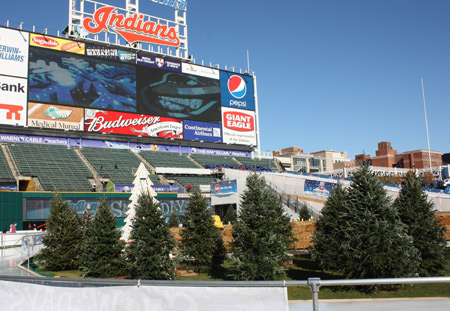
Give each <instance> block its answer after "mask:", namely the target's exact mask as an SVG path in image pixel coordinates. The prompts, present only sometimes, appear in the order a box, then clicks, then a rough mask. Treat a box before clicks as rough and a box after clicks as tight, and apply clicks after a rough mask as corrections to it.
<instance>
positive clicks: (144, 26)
mask: <svg viewBox="0 0 450 311" xmlns="http://www.w3.org/2000/svg"><path fill="white" fill-rule="evenodd" d="M115 9H116V8H115V7H111V6H105V7H102V8H100V9H98V10H97V11H95V13H94V19H92V18H91V17H86V18H85V19H84V20H83V27H84V28H85V29H86V30H87V31H89V32H90V33H93V34H96V33H99V32H101V31H103V30H104V31H110V30H109V28H108V27H112V28H114V30H115V31H117V32H118V33H119V34H120V35H121V36H122V37H124V38H125V40H127V41H128V43H133V42H148V43H156V44H162V45H170V46H179V45H180V39H179V38H178V36H177V32H176V30H175V27H168V26H167V25H162V24H156V23H155V22H152V21H149V20H148V21H144V16H143V15H137V14H134V15H132V16H129V17H125V15H123V14H118V13H113V11H114V10H115ZM91 24H92V26H91Z"/></svg>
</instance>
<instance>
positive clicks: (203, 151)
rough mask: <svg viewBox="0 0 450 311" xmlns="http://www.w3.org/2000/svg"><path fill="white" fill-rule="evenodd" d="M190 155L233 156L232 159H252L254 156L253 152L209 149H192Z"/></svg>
mask: <svg viewBox="0 0 450 311" xmlns="http://www.w3.org/2000/svg"><path fill="white" fill-rule="evenodd" d="M189 153H191V154H208V155H220V156H231V157H251V155H252V154H251V152H245V151H236V150H220V149H207V148H195V147H191V150H190V152H189Z"/></svg>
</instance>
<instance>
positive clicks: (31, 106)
mask: <svg viewBox="0 0 450 311" xmlns="http://www.w3.org/2000/svg"><path fill="white" fill-rule="evenodd" d="M83 115H84V109H83V108H77V107H70V106H56V105H47V104H38V103H28V126H30V127H40V128H52V129H58V130H69V131H83V130H84V128H83V125H84V122H83V120H84V118H83Z"/></svg>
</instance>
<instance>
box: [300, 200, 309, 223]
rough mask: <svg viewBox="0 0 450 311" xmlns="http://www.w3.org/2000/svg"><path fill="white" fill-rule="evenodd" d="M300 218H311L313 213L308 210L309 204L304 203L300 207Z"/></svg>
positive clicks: (305, 219)
mask: <svg viewBox="0 0 450 311" xmlns="http://www.w3.org/2000/svg"><path fill="white" fill-rule="evenodd" d="M300 218H301V219H303V220H304V221H308V220H309V219H310V218H311V213H310V212H309V210H308V206H306V204H303V206H302V208H301V209H300Z"/></svg>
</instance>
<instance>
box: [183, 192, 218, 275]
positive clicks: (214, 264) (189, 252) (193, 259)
mask: <svg viewBox="0 0 450 311" xmlns="http://www.w3.org/2000/svg"><path fill="white" fill-rule="evenodd" d="M180 236H181V238H182V241H181V247H180V250H181V254H182V255H183V256H184V257H185V258H186V261H187V262H188V265H189V266H190V267H191V268H192V269H193V270H194V271H198V272H214V271H215V270H216V269H218V268H219V267H220V264H221V263H222V262H223V259H224V258H225V255H224V252H225V247H224V245H223V240H222V236H221V233H220V231H219V229H218V228H217V227H216V226H214V219H213V218H212V215H211V210H210V209H209V208H208V203H207V201H206V199H205V197H204V196H202V194H201V193H200V191H198V190H195V191H193V192H191V197H190V202H189V204H188V206H187V213H186V214H185V215H184V220H183V230H182V231H181V232H180Z"/></svg>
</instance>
